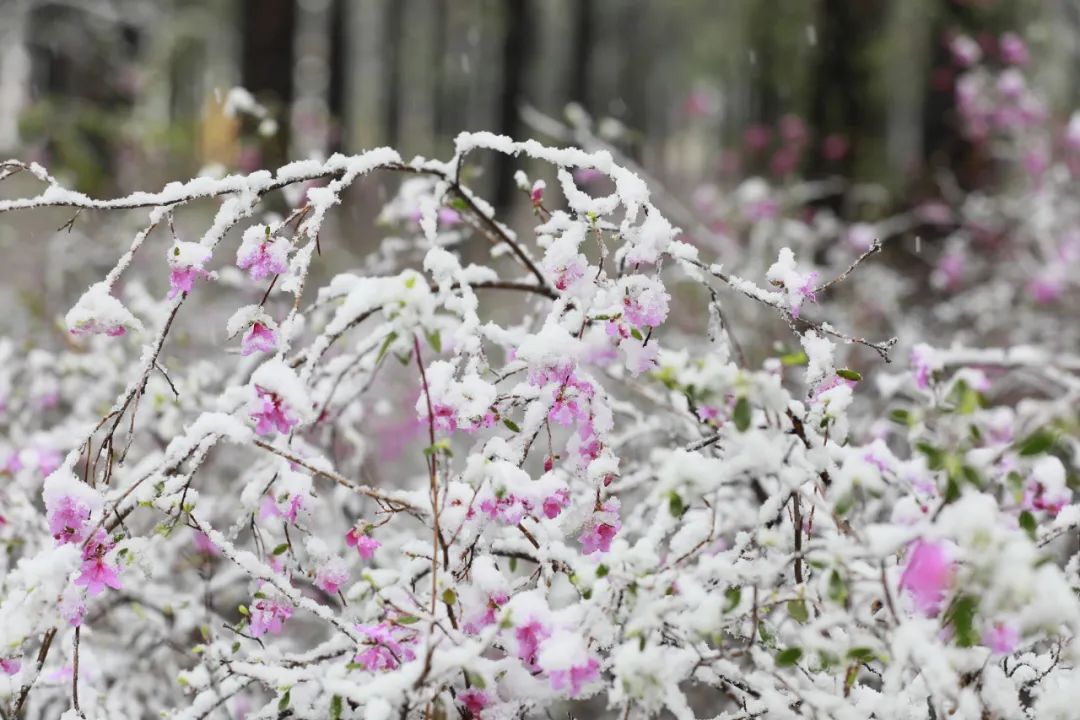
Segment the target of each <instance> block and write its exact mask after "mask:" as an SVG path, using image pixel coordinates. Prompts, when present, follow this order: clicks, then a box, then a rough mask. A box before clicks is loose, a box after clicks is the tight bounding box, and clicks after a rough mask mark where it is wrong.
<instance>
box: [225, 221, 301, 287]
mask: <svg viewBox="0 0 1080 720" xmlns="http://www.w3.org/2000/svg"><path fill="white" fill-rule="evenodd" d="M290 249H291V245H290V244H289V241H288V240H286V239H285V238H275V237H272V236H271V235H270V228H269V227H267V226H265V225H255V226H252V227H249V228H248V229H247V230H245V231H244V237H243V241H242V242H241V243H240V248H239V249H238V250H237V251H236V264H237V266H239V268H240V269H241V270H247V271H248V274H249V275H250V276H251V279H252V280H262V279H263V278H266V277H269V276H270V275H280V274H281V273H283V272H285V271H286V270H288V269H289V262H288V258H289V250H290Z"/></svg>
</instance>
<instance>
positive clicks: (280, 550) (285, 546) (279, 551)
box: [273, 543, 289, 555]
mask: <svg viewBox="0 0 1080 720" xmlns="http://www.w3.org/2000/svg"><path fill="white" fill-rule="evenodd" d="M288 549H289V543H281V544H280V545H278V546H277V547H276V548H274V553H273V554H274V555H281V554H282V553H283V552H285V551H286V550H288Z"/></svg>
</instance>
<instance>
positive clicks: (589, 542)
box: [578, 498, 622, 555]
mask: <svg viewBox="0 0 1080 720" xmlns="http://www.w3.org/2000/svg"><path fill="white" fill-rule="evenodd" d="M620 529H622V522H621V521H620V520H619V501H618V500H617V499H615V498H609V499H608V500H607V501H605V502H604V504H603V505H601V506H600V508H599V510H597V511H596V512H594V513H593V515H592V517H591V518H590V519H589V523H588V525H586V527H585V531H584V532H583V533H581V535H580V536H578V542H580V543H581V552H582V553H583V554H585V555H591V554H592V553H594V552H597V551H599V552H607V551H609V550H611V541H612V540H614V539H615V535H616V534H617V533H618V532H619V530H620Z"/></svg>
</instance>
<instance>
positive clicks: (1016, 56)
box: [998, 32, 1029, 65]
mask: <svg viewBox="0 0 1080 720" xmlns="http://www.w3.org/2000/svg"><path fill="white" fill-rule="evenodd" d="M998 48H999V49H1000V50H1001V59H1002V60H1003V61H1005V62H1006V63H1008V64H1010V65H1027V62H1028V58H1029V56H1028V48H1027V44H1026V43H1024V41H1023V40H1021V39H1020V36H1019V35H1017V34H1016V33H1012V32H1007V33H1005V34H1004V35H1002V36H1001V40H1000V41H999V43H998Z"/></svg>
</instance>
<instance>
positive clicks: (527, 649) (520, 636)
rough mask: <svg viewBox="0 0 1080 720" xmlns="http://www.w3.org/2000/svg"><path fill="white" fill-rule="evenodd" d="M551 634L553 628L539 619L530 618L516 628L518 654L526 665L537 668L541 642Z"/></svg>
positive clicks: (533, 668)
mask: <svg viewBox="0 0 1080 720" xmlns="http://www.w3.org/2000/svg"><path fill="white" fill-rule="evenodd" d="M550 635H551V629H550V628H549V627H548V626H547V625H545V624H544V623H542V622H540V621H539V620H535V619H532V620H529V621H528V622H526V623H525V624H523V625H518V626H517V627H516V628H514V639H515V640H517V656H518V658H519V659H520V660H521V661H522V662H524V663H525V667H527V668H529V669H530V670H536V669H538V668H537V665H536V656H537V652H538V651H539V649H540V643H541V642H542V641H543V640H544V639H545V638H547V637H549V636H550Z"/></svg>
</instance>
